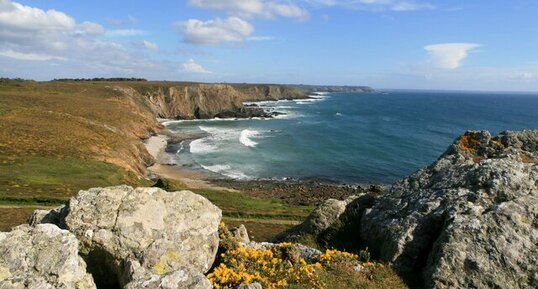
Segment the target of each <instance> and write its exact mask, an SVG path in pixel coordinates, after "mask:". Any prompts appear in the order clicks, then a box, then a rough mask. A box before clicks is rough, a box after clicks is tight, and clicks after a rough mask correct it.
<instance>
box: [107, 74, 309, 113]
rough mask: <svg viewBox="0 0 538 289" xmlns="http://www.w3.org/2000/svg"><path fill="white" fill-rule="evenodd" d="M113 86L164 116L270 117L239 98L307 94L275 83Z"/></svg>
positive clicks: (260, 98)
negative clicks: (247, 105)
mask: <svg viewBox="0 0 538 289" xmlns="http://www.w3.org/2000/svg"><path fill="white" fill-rule="evenodd" d="M114 89H116V90H118V91H121V92H122V93H124V94H125V95H128V96H130V97H135V98H138V99H141V100H142V101H143V103H144V105H146V106H147V107H148V108H149V109H150V110H151V111H152V112H153V113H154V114H155V115H156V116H157V117H159V118H168V119H208V118H214V117H221V118H229V117H238V118H247V117H270V115H269V114H267V113H265V112H264V111H263V110H262V109H260V108H257V107H245V106H244V105H243V102H245V101H261V100H279V99H301V98H308V96H307V95H306V94H305V92H304V91H303V90H301V89H298V88H293V87H289V86H285V85H276V84H208V83H151V82H150V83H142V84H137V83H135V84H134V85H133V84H129V83H127V84H118V85H116V86H114Z"/></svg>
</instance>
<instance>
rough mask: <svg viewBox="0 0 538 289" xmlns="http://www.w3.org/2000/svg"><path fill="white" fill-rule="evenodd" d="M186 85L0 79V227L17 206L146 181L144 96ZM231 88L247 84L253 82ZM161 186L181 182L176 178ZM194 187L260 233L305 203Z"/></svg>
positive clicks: (19, 217)
mask: <svg viewBox="0 0 538 289" xmlns="http://www.w3.org/2000/svg"><path fill="white" fill-rule="evenodd" d="M193 85H198V84H196V83H189V82H146V81H128V82H110V81H52V82H34V81H19V80H2V81H0V205H2V206H4V207H5V208H4V209H3V210H4V211H5V214H2V215H5V216H11V217H9V218H5V219H4V220H3V221H4V222H3V224H0V227H2V228H0V229H6V228H7V227H9V226H10V225H13V224H16V223H20V222H22V221H24V218H25V217H26V216H27V215H28V214H29V212H31V210H24V209H22V208H21V207H24V206H35V205H41V206H42V205H45V206H56V205H58V204H61V203H62V202H63V201H64V200H66V199H67V198H69V197H70V196H72V195H74V194H76V193H77V192H78V191H79V190H81V189H88V188H91V187H97V186H111V185H118V184H129V185H133V186H151V185H153V183H152V182H151V181H149V180H147V179H145V178H144V177H143V173H144V170H145V165H148V164H149V163H151V158H150V156H149V155H148V154H147V152H146V151H145V148H144V147H143V145H142V144H141V138H144V137H147V136H149V135H150V134H151V133H153V132H156V131H159V130H160V129H161V128H160V125H159V124H158V123H157V122H156V120H155V112H154V111H153V110H152V107H151V105H149V104H148V102H147V99H145V95H147V94H148V93H150V92H151V93H153V94H155V92H156V91H160V90H163V88H164V90H166V88H169V87H175V88H178V89H181V88H185V87H187V86H193ZM118 87H120V88H127V89H133V90H135V91H137V92H138V93H135V94H128V93H124V92H123V91H122V90H119V89H117V88H118ZM234 87H237V89H238V90H241V91H243V90H249V89H252V90H255V88H254V87H256V85H247V84H240V85H235V86H234ZM261 87H265V86H261ZM262 90H263V89H262ZM168 189H185V187H184V186H183V185H181V184H177V183H176V184H174V186H173V187H170V188H168ZM197 192H198V193H200V194H202V195H204V196H206V197H208V198H209V199H210V200H211V201H213V202H214V203H215V204H217V205H218V206H220V207H221V208H222V209H223V210H224V215H225V217H226V218H228V220H230V221H231V222H233V220H237V219H239V220H250V223H253V224H254V223H256V220H269V222H271V223H272V225H273V226H272V227H273V229H269V230H265V228H266V227H263V229H264V230H261V231H260V234H258V235H260V236H262V237H266V236H268V235H269V234H271V233H274V232H275V230H280V229H283V228H286V227H289V226H291V225H292V224H293V223H294V222H297V221H298V220H301V219H302V218H304V217H305V216H306V215H307V214H308V213H309V212H310V210H311V209H312V208H311V207H308V206H303V207H297V206H289V205H285V204H284V203H282V202H281V201H277V200H271V199H260V198H255V197H247V196H245V195H243V194H241V193H223V192H213V191H197ZM6 207H8V209H6ZM14 207H17V208H18V209H14ZM8 211H9V212H8ZM15 211H16V212H15ZM9 219H11V221H10V220H9ZM276 220H282V221H283V222H278V221H276ZM258 227H260V226H257V225H252V228H258ZM269 227H271V226H269Z"/></svg>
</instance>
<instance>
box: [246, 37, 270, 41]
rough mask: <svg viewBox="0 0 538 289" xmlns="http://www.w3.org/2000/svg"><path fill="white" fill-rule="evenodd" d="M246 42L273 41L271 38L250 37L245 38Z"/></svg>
mask: <svg viewBox="0 0 538 289" xmlns="http://www.w3.org/2000/svg"><path fill="white" fill-rule="evenodd" d="M247 40H248V41H271V40H275V38H274V37H272V36H251V37H249V38H247Z"/></svg>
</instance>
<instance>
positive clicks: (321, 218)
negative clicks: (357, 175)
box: [273, 196, 357, 242]
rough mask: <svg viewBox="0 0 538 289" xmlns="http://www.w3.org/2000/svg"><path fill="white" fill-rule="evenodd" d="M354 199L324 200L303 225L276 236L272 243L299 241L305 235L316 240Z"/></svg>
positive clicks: (353, 197) (352, 197)
mask: <svg viewBox="0 0 538 289" xmlns="http://www.w3.org/2000/svg"><path fill="white" fill-rule="evenodd" d="M356 198H357V197H355V196H351V197H349V198H347V199H346V200H343V201H341V200H336V199H327V200H325V201H324V202H323V203H322V204H321V205H319V206H318V207H317V208H316V209H314V211H313V212H312V213H311V214H310V215H309V216H308V217H307V218H306V220H305V221H304V222H303V223H301V224H300V225H298V226H295V227H292V228H290V229H288V230H286V231H284V232H282V233H280V234H278V235H277V236H275V237H274V238H273V241H275V242H282V241H299V240H300V239H301V238H302V237H303V236H305V235H309V236H313V237H314V238H317V237H318V236H319V235H320V234H322V233H323V232H324V231H326V230H327V229H328V228H329V227H331V226H332V225H334V223H335V222H337V221H338V220H339V218H340V216H341V215H342V214H343V213H344V212H345V211H346V207H347V205H348V204H349V203H351V202H352V201H353V200H355V199H356Z"/></svg>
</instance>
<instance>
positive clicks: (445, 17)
mask: <svg viewBox="0 0 538 289" xmlns="http://www.w3.org/2000/svg"><path fill="white" fill-rule="evenodd" d="M537 15H538V1H535V0H512V1H485V0H468V1H458V0H454V1H433V0H432V1H422V0H298V1H280V0H242V1H239V0H238V1H230V0H220V1H219V0H187V1H171V0H167V1H141V0H132V1H101V0H94V1H70V0H46V1H45V0H32V1H24V0H19V1H11V0H0V76H3V77H23V78H32V79H38V80H48V79H52V78H62V77H112V76H126V77H127V76H128V77H144V78H148V79H152V80H195V81H207V82H224V81H225V82H265V83H268V82H271V83H304V84H336V85H370V86H373V87H376V88H408V89H413V88H419V89H457V90H467V89H469V90H507V91H508V90H517V91H538V17H537Z"/></svg>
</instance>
